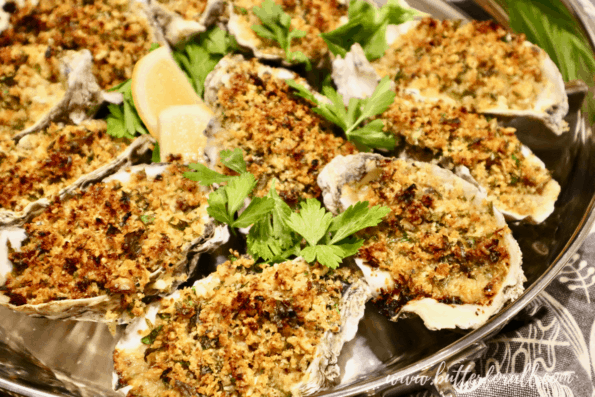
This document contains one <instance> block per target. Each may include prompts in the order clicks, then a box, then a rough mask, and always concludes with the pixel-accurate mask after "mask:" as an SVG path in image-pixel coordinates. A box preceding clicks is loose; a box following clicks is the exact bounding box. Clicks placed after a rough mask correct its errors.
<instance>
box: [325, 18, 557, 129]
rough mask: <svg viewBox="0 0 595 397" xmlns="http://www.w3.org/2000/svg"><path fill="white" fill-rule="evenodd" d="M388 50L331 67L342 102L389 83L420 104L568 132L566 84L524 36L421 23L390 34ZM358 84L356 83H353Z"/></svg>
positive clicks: (483, 25) (491, 27)
mask: <svg viewBox="0 0 595 397" xmlns="http://www.w3.org/2000/svg"><path fill="white" fill-rule="evenodd" d="M386 38H387V41H388V43H389V45H390V48H389V49H388V50H387V51H386V53H385V54H384V56H383V57H381V58H379V59H377V60H375V61H373V62H369V61H368V60H367V59H366V57H365V55H364V53H363V51H362V49H361V47H360V46H359V44H354V45H353V47H352V48H351V51H350V53H348V54H347V56H345V58H337V59H336V60H335V61H334V62H333V79H334V81H335V83H336V84H337V86H338V88H339V92H340V93H341V94H342V95H343V97H344V99H345V100H346V101H348V100H349V98H351V97H358V98H363V97H367V96H369V95H371V93H372V92H373V90H374V88H375V86H376V84H377V82H378V80H380V78H381V77H384V76H389V77H390V78H391V80H392V81H394V82H395V84H396V86H397V87H400V88H402V89H403V90H405V91H406V92H408V93H411V94H414V95H416V96H417V97H419V98H421V99H425V100H436V99H442V100H443V101H445V102H446V103H452V104H455V105H456V104H459V105H464V106H465V107H467V108H468V109H469V110H471V111H473V112H479V113H485V114H492V115H499V116H505V117H518V116H522V117H529V118H533V119H538V120H540V121H542V122H543V123H544V124H545V125H546V126H548V127H549V128H550V129H551V130H552V131H553V132H554V133H555V134H558V135H560V134H562V133H563V132H564V131H565V130H566V122H565V121H564V120H563V118H564V117H565V116H566V113H567V112H568V98H567V96H566V92H565V89H564V81H563V79H562V75H561V74H560V72H559V70H558V68H557V67H556V65H555V64H554V63H553V62H552V60H551V59H550V58H549V56H548V55H547V54H546V53H545V51H543V50H542V49H540V48H538V47H537V46H535V45H533V44H531V43H529V42H527V41H525V40H524V35H515V34H511V33H509V32H508V31H506V30H505V29H504V28H502V27H500V26H499V25H497V24H496V23H495V22H492V21H486V22H478V21H473V22H469V23H466V24H463V23H461V22H460V21H448V20H446V21H438V20H435V19H432V18H424V19H423V20H421V21H410V22H405V23H403V24H402V25H398V26H390V29H387V34H386ZM355 81H357V82H355Z"/></svg>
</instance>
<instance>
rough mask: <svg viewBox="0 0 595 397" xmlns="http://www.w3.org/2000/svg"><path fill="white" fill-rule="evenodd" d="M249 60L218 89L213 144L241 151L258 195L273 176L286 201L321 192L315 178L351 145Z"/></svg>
mask: <svg viewBox="0 0 595 397" xmlns="http://www.w3.org/2000/svg"><path fill="white" fill-rule="evenodd" d="M259 67H262V65H260V64H258V63H257V62H255V61H248V62H242V63H240V64H238V65H236V66H234V67H233V68H232V69H231V70H230V71H229V73H230V75H231V76H230V83H229V87H227V86H222V87H221V88H220V90H219V94H218V99H219V102H218V105H219V106H220V108H221V109H220V119H221V120H222V126H223V128H225V129H227V132H222V133H221V134H220V136H219V144H220V145H222V146H223V147H225V148H236V147H239V148H241V149H242V150H243V151H244V158H245V159H246V162H247V164H248V171H249V172H251V173H253V174H254V176H256V178H257V179H259V185H258V186H257V189H256V194H257V195H258V196H264V195H266V194H267V193H268V191H269V189H270V185H271V181H272V179H273V178H276V179H277V180H278V181H279V182H278V183H277V184H276V185H275V187H276V188H277V191H278V192H279V194H280V196H281V197H282V198H283V199H284V200H285V201H286V202H288V203H289V204H290V205H292V204H295V203H297V201H298V200H299V199H301V198H312V197H314V198H316V197H319V196H320V194H321V192H320V188H319V187H318V184H317V183H316V178H317V177H318V174H319V172H320V170H322V168H323V167H324V166H325V165H326V164H327V163H328V162H330V161H331V160H332V159H333V158H334V157H335V156H337V155H340V154H342V155H347V154H351V153H353V152H355V147H354V146H353V145H352V144H351V143H350V142H346V141H345V140H344V139H342V138H339V137H336V136H334V135H333V134H332V130H331V125H330V124H329V123H328V122H326V121H325V120H323V119H321V118H320V117H319V116H318V115H316V114H315V113H314V112H313V111H312V107H311V105H310V104H309V103H308V102H307V101H305V100H303V99H302V98H299V97H297V96H296V95H294V94H293V93H292V91H291V89H290V88H289V86H287V84H286V83H285V81H284V80H281V79H277V78H274V77H272V76H271V75H269V74H264V75H262V76H260V77H259V75H258V73H257V70H258V68H259Z"/></svg>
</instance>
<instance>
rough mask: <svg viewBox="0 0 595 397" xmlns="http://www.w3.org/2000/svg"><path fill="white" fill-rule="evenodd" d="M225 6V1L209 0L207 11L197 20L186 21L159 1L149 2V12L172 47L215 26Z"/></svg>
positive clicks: (150, 0) (151, 0)
mask: <svg viewBox="0 0 595 397" xmlns="http://www.w3.org/2000/svg"><path fill="white" fill-rule="evenodd" d="M180 2H181V0H180ZM225 6H226V1H225V0H209V1H208V3H207V6H206V9H205V10H204V12H203V13H202V14H201V15H200V17H199V18H197V20H188V19H185V18H184V17H183V16H181V15H180V14H178V13H176V12H173V11H171V10H169V9H168V8H167V7H166V6H164V5H163V4H161V3H160V2H159V1H158V0H149V2H148V5H147V11H148V13H149V15H150V16H151V17H152V19H153V20H154V21H155V23H156V24H157V26H159V28H160V29H161V30H162V32H163V35H164V37H165V39H166V40H167V42H168V43H169V44H171V45H172V46H176V45H178V44H179V43H181V42H183V41H185V40H187V39H189V38H190V37H192V36H194V35H196V34H199V33H202V32H204V31H205V30H207V28H208V27H209V26H211V25H213V24H215V23H216V22H217V20H218V19H219V17H221V15H222V14H224V12H225Z"/></svg>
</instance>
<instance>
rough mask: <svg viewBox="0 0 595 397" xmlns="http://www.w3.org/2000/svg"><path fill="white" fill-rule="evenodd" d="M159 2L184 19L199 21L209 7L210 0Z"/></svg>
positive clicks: (165, 0) (167, 0)
mask: <svg viewBox="0 0 595 397" xmlns="http://www.w3.org/2000/svg"><path fill="white" fill-rule="evenodd" d="M157 3H159V4H161V5H162V6H164V7H165V9H167V10H169V11H171V12H175V13H176V14H179V15H180V16H181V17H182V18H184V19H187V20H192V21H198V20H199V19H200V17H201V16H202V13H203V12H204V11H205V9H206V8H207V3H208V0H184V1H181V0H158V1H157Z"/></svg>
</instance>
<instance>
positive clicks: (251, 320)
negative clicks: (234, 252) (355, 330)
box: [114, 258, 352, 397]
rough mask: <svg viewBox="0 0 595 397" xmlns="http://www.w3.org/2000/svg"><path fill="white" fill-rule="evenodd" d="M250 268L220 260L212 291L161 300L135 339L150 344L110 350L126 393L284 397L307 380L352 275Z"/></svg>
mask: <svg viewBox="0 0 595 397" xmlns="http://www.w3.org/2000/svg"><path fill="white" fill-rule="evenodd" d="M255 267H258V265H255V264H254V261H252V260H250V259H246V258H239V259H237V260H236V261H235V262H233V263H232V262H226V263H224V264H221V265H219V266H218V267H217V271H216V272H215V273H213V274H212V277H215V278H217V279H218V280H219V281H216V282H218V286H217V287H216V288H212V287H210V288H206V289H204V288H200V290H201V291H203V292H201V293H200V295H199V296H197V295H196V293H195V292H194V291H193V290H192V289H190V288H186V289H183V290H181V291H180V296H179V298H176V299H175V300H174V299H165V300H163V301H162V306H161V308H160V310H159V313H158V315H157V317H156V320H155V324H154V328H153V329H152V330H151V329H147V330H146V331H145V333H144V334H142V335H139V337H143V338H149V339H154V340H153V341H152V343H151V345H150V346H149V349H147V350H145V351H144V353H141V352H140V351H134V350H127V349H126V350H125V349H122V350H120V349H116V351H115V353H114V363H115V369H116V372H117V373H118V375H119V378H120V383H121V384H123V385H130V386H132V390H131V391H130V393H131V395H132V394H133V395H135V396H139V397H141V396H154V395H166V394H167V395H171V396H185V395H213V396H224V395H227V394H229V393H234V394H237V395H250V394H253V395H268V396H286V395H288V393H290V391H291V389H292V387H293V386H295V385H296V384H297V383H300V382H302V381H305V379H304V375H305V372H306V370H307V368H308V366H309V365H310V364H311V363H312V362H313V360H314V358H315V354H316V349H317V347H318V345H319V344H320V343H321V342H322V341H323V336H324V335H325V333H327V332H338V331H339V329H340V325H341V316H340V311H339V304H340V302H341V296H342V289H343V283H344V282H347V283H350V282H352V279H351V278H352V275H351V273H350V270H349V269H339V270H337V271H334V272H332V274H331V272H329V269H327V268H325V267H322V266H311V265H308V264H306V263H305V262H303V261H293V262H285V263H282V264H278V265H275V266H264V267H261V268H259V269H258V271H255ZM197 289H198V287H197ZM189 301H191V302H192V303H189ZM160 327H162V328H160ZM156 329H160V330H161V331H160V332H155V330H156ZM155 334H156V335H155ZM153 335H155V337H154V338H151V337H152V336H153Z"/></svg>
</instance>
